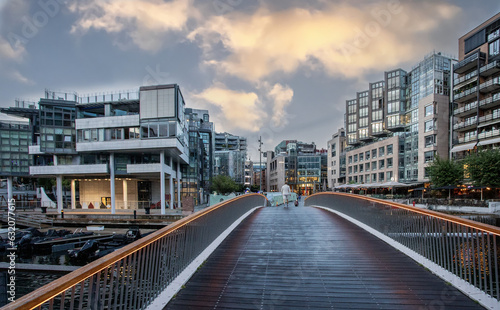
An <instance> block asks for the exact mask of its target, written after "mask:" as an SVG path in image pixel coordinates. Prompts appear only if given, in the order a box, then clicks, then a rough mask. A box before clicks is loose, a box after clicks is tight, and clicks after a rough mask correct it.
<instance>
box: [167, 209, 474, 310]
mask: <svg viewBox="0 0 500 310" xmlns="http://www.w3.org/2000/svg"><path fill="white" fill-rule="evenodd" d="M164 309H287V310H289V309H419V310H420V309H455V310H456V309H483V308H482V307H481V306H480V305H479V304H477V303H476V302H474V301H473V300H471V299H469V298H468V297H467V296H465V295H463V294H462V293H461V292H460V291H458V290H457V289H455V288H454V287H452V286H450V285H447V284H446V283H445V282H444V281H443V280H441V279H440V278H438V277H437V276H435V275H433V274H432V273H431V272H429V271H428V270H426V269H425V268H423V267H422V266H420V265H419V264H417V263H416V262H415V261H413V260H412V259H411V258H409V257H408V256H406V255H405V254H403V253H401V252H399V251H397V250H396V249H394V248H392V247H391V246H389V245H387V244H386V243H385V242H383V241H381V240H380V239H378V238H376V237H375V236H373V235H371V234H370V233H368V232H366V231H365V230H363V229H361V228H359V227H358V226H356V225H354V224H352V223H350V222H349V221H347V220H345V219H343V218H341V217H339V216H337V215H335V214H333V213H331V212H328V211H325V210H322V209H317V208H313V207H303V206H302V204H301V205H300V206H299V207H294V206H290V207H289V208H283V206H280V207H267V208H261V209H258V210H257V211H255V212H254V213H253V214H252V215H250V216H249V217H248V218H247V219H245V220H244V221H243V222H242V223H241V225H239V226H238V227H237V228H236V229H235V230H234V231H233V232H232V233H231V234H230V235H229V236H228V237H227V238H226V240H224V242H223V243H222V244H221V245H220V246H219V248H217V250H216V251H215V252H214V253H212V255H211V256H210V257H209V258H208V260H207V261H206V262H205V263H204V264H203V265H202V266H201V267H200V269H199V270H198V271H197V272H196V273H195V274H194V275H193V277H192V278H191V280H190V281H189V282H188V283H187V284H186V285H185V288H183V289H182V290H181V291H180V292H179V293H178V294H177V296H176V297H175V298H174V299H172V300H171V301H170V303H169V304H168V305H167V306H166V307H165V308H164Z"/></svg>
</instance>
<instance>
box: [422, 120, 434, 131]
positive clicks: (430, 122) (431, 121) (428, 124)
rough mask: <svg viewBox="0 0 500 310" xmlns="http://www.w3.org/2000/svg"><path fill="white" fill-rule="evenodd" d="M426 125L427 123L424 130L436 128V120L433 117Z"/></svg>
mask: <svg viewBox="0 0 500 310" xmlns="http://www.w3.org/2000/svg"><path fill="white" fill-rule="evenodd" d="M424 125H425V126H424V127H425V129H424V132H429V131H433V130H434V120H433V119H431V120H428V121H426V122H425V124H424Z"/></svg>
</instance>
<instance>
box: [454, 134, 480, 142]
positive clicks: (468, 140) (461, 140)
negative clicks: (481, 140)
mask: <svg viewBox="0 0 500 310" xmlns="http://www.w3.org/2000/svg"><path fill="white" fill-rule="evenodd" d="M476 140H477V135H474V136H468V137H462V138H458V143H465V142H471V141H476Z"/></svg>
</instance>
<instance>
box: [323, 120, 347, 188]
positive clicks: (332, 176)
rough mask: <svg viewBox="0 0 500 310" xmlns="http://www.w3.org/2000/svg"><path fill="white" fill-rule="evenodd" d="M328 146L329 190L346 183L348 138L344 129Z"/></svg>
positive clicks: (340, 130) (335, 135) (339, 131)
mask: <svg viewBox="0 0 500 310" xmlns="http://www.w3.org/2000/svg"><path fill="white" fill-rule="evenodd" d="M327 145H328V158H327V160H328V169H327V171H328V177H327V180H328V188H330V189H331V188H334V187H335V186H338V185H340V184H344V183H345V176H346V163H345V159H346V157H345V147H346V136H345V130H344V128H341V129H339V130H338V132H337V133H335V134H334V135H333V136H332V139H331V140H329V141H328V142H327Z"/></svg>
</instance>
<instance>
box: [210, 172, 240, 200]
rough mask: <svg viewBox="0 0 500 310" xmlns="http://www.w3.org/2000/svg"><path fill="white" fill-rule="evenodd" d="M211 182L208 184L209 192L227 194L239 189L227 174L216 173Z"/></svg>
mask: <svg viewBox="0 0 500 310" xmlns="http://www.w3.org/2000/svg"><path fill="white" fill-rule="evenodd" d="M211 183H212V184H211V185H210V191H211V192H217V193H219V194H223V195H225V194H229V193H231V192H236V191H237V190H238V189H239V185H238V184H236V183H235V182H234V180H233V179H231V178H230V177H229V176H227V175H218V176H215V177H214V178H213V179H212V182H211Z"/></svg>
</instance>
